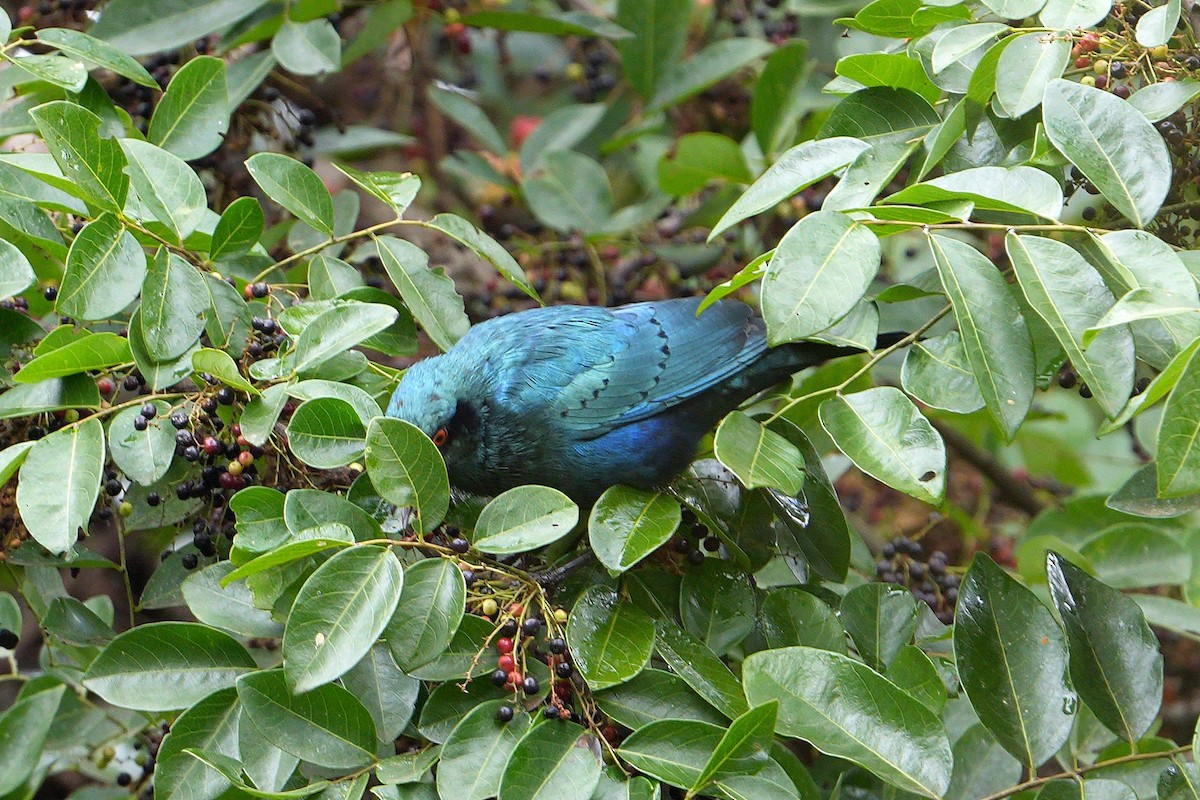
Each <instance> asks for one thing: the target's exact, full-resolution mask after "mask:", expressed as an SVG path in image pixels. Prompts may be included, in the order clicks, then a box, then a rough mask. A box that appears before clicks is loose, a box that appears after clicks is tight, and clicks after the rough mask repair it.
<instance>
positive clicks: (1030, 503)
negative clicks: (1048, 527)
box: [929, 419, 1046, 517]
mask: <svg viewBox="0 0 1200 800" xmlns="http://www.w3.org/2000/svg"><path fill="white" fill-rule="evenodd" d="M929 422H930V423H931V424H932V425H933V427H934V428H935V429H936V430H937V432H938V433H940V434H941V435H942V440H943V441H945V442H946V445H947V446H949V447H950V449H951V450H953V451H954V452H955V453H957V454H958V455H959V457H961V458H962V459H963V460H964V461H966V462H967V463H969V464H971V466H973V467H975V468H976V469H977V470H979V471H980V472H982V473H983V474H984V476H985V477H986V478H987V479H988V480H990V481H991V482H992V483H993V484H995V486H996V489H998V490H999V492H1000V499H1001V500H1004V501H1006V502H1007V504H1008V505H1010V506H1012V507H1013V508H1016V509H1019V510H1021V511H1024V512H1025V513H1026V514H1028V515H1030V516H1031V517H1036V516H1037V515H1038V514H1040V513H1041V512H1042V511H1044V510H1045V508H1046V504H1045V503H1043V502H1042V501H1041V500H1039V499H1038V498H1037V495H1036V494H1034V492H1033V489H1032V488H1030V487H1029V486H1028V485H1027V484H1025V483H1022V482H1021V481H1019V480H1017V479H1016V478H1015V477H1013V474H1012V473H1011V472H1010V471H1009V470H1007V469H1006V468H1005V467H1004V465H1003V464H1001V463H1000V462H999V461H997V460H996V459H994V458H993V457H992V455H991V454H990V453H988V452H986V451H984V450H981V449H980V448H978V447H976V446H975V443H974V442H972V441H971V440H970V439H968V438H967V437H966V436H964V435H963V434H962V433H960V432H959V431H958V430H956V429H955V428H952V427H951V426H949V425H947V424H946V423H944V422H941V421H939V420H936V419H931V420H929Z"/></svg>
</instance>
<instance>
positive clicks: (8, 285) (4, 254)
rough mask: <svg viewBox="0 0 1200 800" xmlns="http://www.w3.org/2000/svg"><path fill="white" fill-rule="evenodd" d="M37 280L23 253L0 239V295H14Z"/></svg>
mask: <svg viewBox="0 0 1200 800" xmlns="http://www.w3.org/2000/svg"><path fill="white" fill-rule="evenodd" d="M36 281H37V275H36V274H35V273H34V271H33V266H32V265H30V263H29V259H27V258H26V257H25V254H24V253H22V252H21V251H20V250H18V249H17V247H16V245H14V244H11V243H10V242H6V241H4V240H3V239H0V297H15V296H16V295H18V294H20V293H21V292H23V291H25V290H26V289H28V288H29V287H30V286H33V284H34V283H35V282H36Z"/></svg>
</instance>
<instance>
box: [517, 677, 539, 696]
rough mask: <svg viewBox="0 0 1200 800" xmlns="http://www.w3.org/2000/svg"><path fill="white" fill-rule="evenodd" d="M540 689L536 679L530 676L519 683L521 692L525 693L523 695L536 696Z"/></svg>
mask: <svg viewBox="0 0 1200 800" xmlns="http://www.w3.org/2000/svg"><path fill="white" fill-rule="evenodd" d="M540 688H541V684H539V683H538V679H537V678H535V677H533V676H532V675H530V676H529V677H528V678H526V679H525V680H523V681H521V690H522V691H523V692H525V694H537V691H538V689H540Z"/></svg>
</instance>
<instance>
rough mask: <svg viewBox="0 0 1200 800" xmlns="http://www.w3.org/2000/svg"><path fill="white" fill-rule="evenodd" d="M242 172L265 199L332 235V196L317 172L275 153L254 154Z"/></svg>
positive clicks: (306, 223)
mask: <svg viewBox="0 0 1200 800" xmlns="http://www.w3.org/2000/svg"><path fill="white" fill-rule="evenodd" d="M246 169H247V170H249V172H250V177H252V178H254V182H255V183H257V184H258V185H259V188H261V189H262V190H263V191H264V192H265V193H266V195H267V197H270V198H271V199H272V200H274V201H275V202H276V203H279V205H281V206H283V207H284V208H285V209H287V210H288V211H290V212H291V213H292V215H293V216H294V217H296V218H297V219H298V220H300V221H301V222H303V223H304V224H305V225H308V226H309V227H310V228H314V229H316V230H318V231H321V232H322V233H325V234H328V235H330V236H332V235H333V197H332V196H331V195H330V194H329V189H327V188H326V187H325V183H324V182H323V181H322V180H321V179H320V178H319V177H317V173H315V172H313V171H312V170H311V169H309V168H308V167H306V166H304V165H303V164H301V163H300V162H299V161H297V160H296V159H294V158H290V157H288V156H285V155H281V154H279V153H255V154H254V155H252V156H250V158H248V159H247V160H246Z"/></svg>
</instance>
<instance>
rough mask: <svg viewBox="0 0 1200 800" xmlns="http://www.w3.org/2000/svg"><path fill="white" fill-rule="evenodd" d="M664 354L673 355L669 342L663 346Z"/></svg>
mask: <svg viewBox="0 0 1200 800" xmlns="http://www.w3.org/2000/svg"><path fill="white" fill-rule="evenodd" d="M662 354H663V355H664V356H669V355H671V346H670V345H669V344H664V345H663V346H662Z"/></svg>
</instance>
